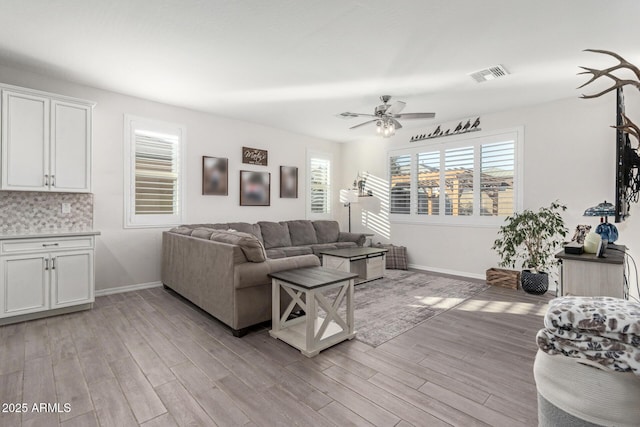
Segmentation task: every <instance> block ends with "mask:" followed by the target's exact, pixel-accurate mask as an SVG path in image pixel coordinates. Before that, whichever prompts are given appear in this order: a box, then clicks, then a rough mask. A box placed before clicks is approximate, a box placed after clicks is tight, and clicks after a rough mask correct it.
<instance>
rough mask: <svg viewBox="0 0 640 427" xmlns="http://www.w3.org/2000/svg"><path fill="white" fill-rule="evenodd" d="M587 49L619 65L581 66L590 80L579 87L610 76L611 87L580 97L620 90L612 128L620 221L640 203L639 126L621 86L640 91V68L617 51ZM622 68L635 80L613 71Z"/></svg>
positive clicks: (617, 206) (590, 96)
mask: <svg viewBox="0 0 640 427" xmlns="http://www.w3.org/2000/svg"><path fill="white" fill-rule="evenodd" d="M585 52H594V53H602V54H604V55H609V56H612V57H614V58H615V59H617V60H618V64H617V65H614V66H612V67H609V68H605V69H603V70H598V69H596V68H589V67H580V68H582V69H583V70H584V71H582V72H580V73H578V74H579V75H580V74H591V79H589V81H587V82H586V83H584V84H583V85H581V86H579V87H578V89H580V88H582V87H585V86H586V85H588V84H590V83H593V82H594V81H596V80H597V79H599V78H600V77H607V78H609V79H611V80H613V85H612V86H610V87H608V88H607V89H604V90H603V91H601V92H598V93H595V94H592V95H585V94H582V96H581V98H583V99H590V98H597V97H599V96H601V95H604V94H605V93H609V92H611V91H613V90H616V92H617V98H618V101H617V110H616V115H617V118H616V122H617V123H616V126H611V127H612V128H615V129H617V131H618V133H617V138H616V145H617V153H616V155H617V159H616V161H617V163H616V222H619V221H620V220H624V218H625V216H627V215H628V209H629V204H630V203H637V202H638V196H639V194H640V174H639V173H638V171H639V169H640V156H639V155H638V149H639V148H640V128H639V127H638V126H637V125H636V124H635V123H633V122H632V121H631V120H630V119H629V117H628V116H627V115H626V114H625V113H624V97H623V95H622V88H623V87H624V86H627V85H630V86H634V87H635V88H636V89H638V90H640V69H638V67H636V66H635V65H633V64H631V63H630V62H629V61H627V60H626V59H624V58H623V57H622V56H620V55H618V54H617V53H614V52H610V51H608V50H600V49H585ZM620 70H628V71H631V72H632V73H633V75H634V76H635V79H636V80H630V79H624V78H620V77H618V76H616V75H615V74H613V73H614V72H617V71H620ZM629 135H631V136H633V137H634V138H635V139H636V144H635V147H634V146H633V145H632V144H631V140H630V139H629Z"/></svg>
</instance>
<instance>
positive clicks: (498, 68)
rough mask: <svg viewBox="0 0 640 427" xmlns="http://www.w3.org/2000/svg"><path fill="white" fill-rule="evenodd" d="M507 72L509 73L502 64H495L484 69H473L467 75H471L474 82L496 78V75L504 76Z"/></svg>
mask: <svg viewBox="0 0 640 427" xmlns="http://www.w3.org/2000/svg"><path fill="white" fill-rule="evenodd" d="M507 74H509V72H508V71H507V70H505V68H504V67H503V66H502V65H495V66H493V67H489V68H485V69H484V70H478V71H474V72H473V73H470V74H469V75H470V76H471V77H473V79H474V80H475V81H476V82H478V83H482V82H486V81H488V80H494V79H497V78H498V77H504V76H506V75H507Z"/></svg>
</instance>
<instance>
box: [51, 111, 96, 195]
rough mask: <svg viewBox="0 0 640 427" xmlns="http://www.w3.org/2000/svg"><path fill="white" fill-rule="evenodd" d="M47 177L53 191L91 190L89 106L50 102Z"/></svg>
mask: <svg viewBox="0 0 640 427" xmlns="http://www.w3.org/2000/svg"><path fill="white" fill-rule="evenodd" d="M50 147H51V176H50V185H51V189H52V190H54V191H70V192H88V191H90V190H91V107H90V106H87V105H78V104H72V103H69V102H61V101H52V102H51V145H50Z"/></svg>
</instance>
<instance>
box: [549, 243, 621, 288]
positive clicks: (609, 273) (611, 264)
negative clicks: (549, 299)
mask: <svg viewBox="0 0 640 427" xmlns="http://www.w3.org/2000/svg"><path fill="white" fill-rule="evenodd" d="M626 250H627V248H626V246H623V245H612V244H609V246H608V247H607V250H606V257H605V258H598V257H597V256H596V255H595V254H581V255H574V254H567V253H565V252H564V250H563V251H561V252H558V253H557V254H556V258H558V259H560V260H561V262H562V264H561V268H560V290H559V295H560V296H564V295H576V296H607V297H615V298H625V297H626V295H627V292H626V290H625V282H624V271H625V251H626Z"/></svg>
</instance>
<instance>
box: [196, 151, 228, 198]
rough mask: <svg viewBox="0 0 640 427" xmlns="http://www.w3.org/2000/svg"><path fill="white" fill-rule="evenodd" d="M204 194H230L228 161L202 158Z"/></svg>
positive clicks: (221, 158) (219, 158)
mask: <svg viewBox="0 0 640 427" xmlns="http://www.w3.org/2000/svg"><path fill="white" fill-rule="evenodd" d="M202 194H203V195H205V196H226V195H228V194H229V160H228V159H225V158H223V157H207V156H202Z"/></svg>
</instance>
